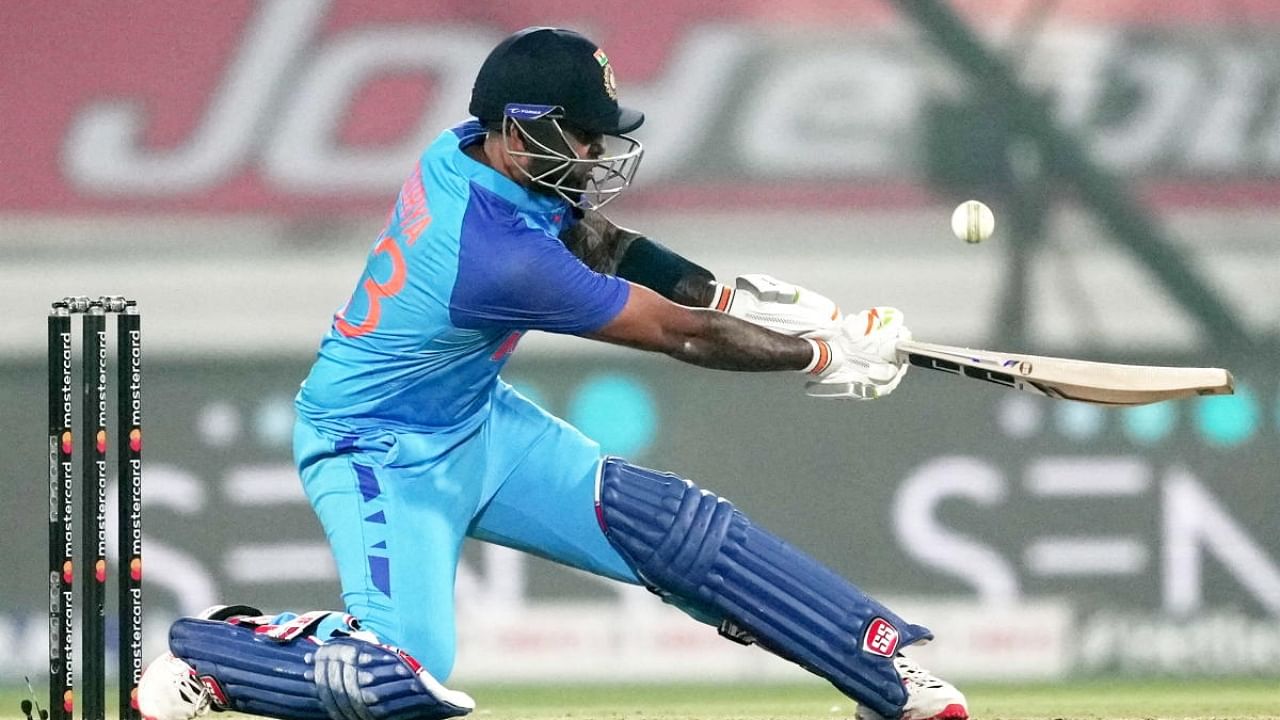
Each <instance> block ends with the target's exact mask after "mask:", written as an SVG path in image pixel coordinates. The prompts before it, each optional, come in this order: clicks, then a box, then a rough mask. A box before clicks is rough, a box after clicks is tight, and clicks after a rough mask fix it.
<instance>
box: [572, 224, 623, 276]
mask: <svg viewBox="0 0 1280 720" xmlns="http://www.w3.org/2000/svg"><path fill="white" fill-rule="evenodd" d="M637 237H639V233H635V232H632V231H630V230H624V229H623V228H620V227H618V226H617V225H614V224H613V223H611V222H609V220H608V218H606V217H605V216H604V215H601V214H600V213H598V212H595V211H594V210H588V211H587V212H586V213H585V214H583V216H582V219H581V220H579V221H578V222H576V223H574V224H573V225H572V226H571V227H569V228H568V229H567V230H565V231H564V232H563V233H561V234H560V240H561V241H562V242H563V243H564V245H565V247H567V248H569V252H571V253H573V254H574V255H576V256H578V259H579V260H581V261H582V262H583V263H584V264H585V265H586V266H587V267H589V268H591V269H592V270H595V271H596V272H599V273H604V274H606V275H616V274H617V272H618V263H620V262H622V256H623V255H626V254H627V248H628V247H630V246H631V241H632V240H634V239H636V238H637Z"/></svg>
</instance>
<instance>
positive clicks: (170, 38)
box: [0, 0, 1280, 215]
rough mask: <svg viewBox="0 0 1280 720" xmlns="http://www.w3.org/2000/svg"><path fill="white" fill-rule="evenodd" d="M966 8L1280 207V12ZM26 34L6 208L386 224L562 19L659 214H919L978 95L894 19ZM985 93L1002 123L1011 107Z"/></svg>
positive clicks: (213, 15) (68, 8)
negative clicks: (678, 210) (402, 191)
mask: <svg viewBox="0 0 1280 720" xmlns="http://www.w3.org/2000/svg"><path fill="white" fill-rule="evenodd" d="M955 5H957V6H958V8H959V9H960V11H961V13H962V14H963V15H964V17H965V18H966V19H967V20H968V21H969V22H970V23H972V24H973V25H974V26H975V27H976V28H978V31H979V33H980V34H981V35H982V36H983V37H984V39H986V40H987V41H989V42H990V43H992V44H993V45H994V46H995V47H997V48H1000V49H1002V50H1011V52H1010V55H1011V57H1013V58H1014V60H1015V62H1018V63H1019V64H1020V65H1021V66H1022V67H1023V70H1024V73H1023V74H1024V75H1025V77H1026V78H1027V80H1028V81H1029V82H1031V83H1033V84H1034V85H1035V86H1036V87H1037V88H1039V89H1040V90H1041V91H1042V92H1043V94H1044V96H1045V98H1046V101H1047V102H1050V103H1052V105H1053V107H1054V113H1055V116H1056V117H1058V118H1059V119H1060V120H1061V121H1062V122H1064V123H1065V124H1066V125H1067V126H1069V127H1072V128H1075V129H1077V130H1078V131H1080V132H1081V133H1082V134H1083V135H1084V136H1085V137H1087V138H1089V143H1090V145H1091V146H1092V148H1093V149H1094V150H1096V151H1097V154H1098V156H1099V157H1100V158H1101V160H1102V162H1103V163H1104V164H1106V165H1107V166H1109V167H1111V168H1112V169H1114V170H1116V171H1117V172H1120V173H1123V174H1126V175H1131V176H1136V177H1140V178H1144V179H1148V180H1150V182H1149V183H1147V184H1146V185H1145V187H1146V189H1147V190H1148V191H1149V192H1150V193H1151V195H1152V197H1154V198H1155V199H1156V200H1157V201H1161V202H1167V203H1171V204H1172V203H1178V204H1181V203H1187V202H1191V203H1215V202H1228V203H1231V204H1243V205H1253V206H1267V205H1272V204H1274V202H1275V201H1276V199H1277V198H1280V140H1278V139H1277V138H1280V110H1278V109H1277V108H1280V105H1277V104H1276V103H1275V102H1274V87H1273V83H1272V82H1271V78H1273V77H1274V76H1275V74H1276V72H1277V71H1280V60H1278V59H1277V58H1280V52H1277V49H1278V48H1277V45H1280V10H1277V6H1276V4H1275V3H1271V2H1266V1H1265V0H1242V1H1241V2H1234V3H1230V4H1227V5H1222V4H1213V3H1200V2H1190V1H1182V2H1160V1H1158V0H1127V1H1123V2H1121V1H1117V2H1078V3H1075V2H1073V3H1064V4H1061V5H1060V6H1055V11H1054V13H1053V14H1051V15H1050V16H1049V18H1048V20H1047V21H1046V23H1045V24H1044V26H1043V28H1041V29H1040V30H1039V31H1038V32H1036V33H1034V34H1033V35H1031V36H1018V37H1014V36H1012V35H1011V32H1012V31H1011V29H1012V28H1014V27H1017V26H1019V25H1020V24H1021V21H1022V20H1025V18H1024V17H1023V14H1024V11H1025V9H1026V6H1025V3H1015V2H1005V1H1001V0H983V1H978V0H973V1H970V2H959V3H955ZM3 16H4V18H5V22H4V23H0V38H3V42H0V67H4V68H5V69H6V73H5V75H4V78H3V81H4V83H5V88H4V90H5V93H6V96H7V97H9V98H20V99H21V101H20V102H9V103H5V104H4V106H3V108H2V109H0V118H2V120H3V125H4V126H5V128H6V132H5V133H4V134H3V136H0V165H3V166H4V167H5V168H6V170H7V172H8V174H9V175H10V176H11V177H12V176H17V177H22V178H23V179H24V181H23V182H20V183H7V184H4V185H0V212H5V211H16V212H24V213H30V212H34V213H55V214H57V213H84V212H93V211H111V212H116V213H143V214H150V213H171V212H184V211H193V212H200V213H220V214H250V213H263V212H266V213H274V214H285V215H304V214H311V213H317V212H319V213H326V214H333V213H340V212H371V213H382V212H383V211H384V207H385V203H386V198H387V196H388V195H389V194H390V193H392V192H394V190H395V189H396V188H397V187H398V186H399V184H400V182H401V181H402V180H403V178H404V176H405V175H406V174H407V173H408V170H409V168H410V166H411V164H412V161H413V159H414V158H415V157H417V154H418V153H419V152H420V151H421V149H422V148H423V147H425V145H426V144H427V142H428V140H429V139H431V138H432V137H434V136H435V135H436V134H437V133H439V132H440V131H441V130H442V129H444V128H446V127H448V126H450V125H452V124H453V123H455V122H457V121H458V120H460V119H461V118H462V117H463V115H464V113H465V111H466V107H467V99H468V96H469V93H470V88H471V82H472V79H473V78H474V74H475V72H476V70H477V69H478V67H479V65H480V63H481V61H482V60H483V58H484V56H485V54H486V53H487V52H488V50H489V49H491V48H492V47H493V46H494V45H495V44H496V43H497V41H498V40H500V39H501V38H502V37H503V36H505V35H506V34H507V33H509V32H511V31H513V30H515V29H518V28H520V27H523V26H527V25H535V24H546V23H548V22H556V23H561V24H566V25H569V26H571V27H575V28H578V29H581V30H584V31H586V32H588V33H589V34H590V35H591V36H592V37H593V38H594V39H596V40H597V41H598V42H600V43H601V45H602V46H603V47H604V48H605V49H607V51H608V53H609V57H610V58H612V63H613V65H614V66H615V68H616V72H617V75H618V78H619V83H620V93H621V97H622V98H623V100H624V101H625V102H627V103H628V104H631V105H634V106H636V107H639V108H641V109H643V110H645V111H646V112H647V113H648V116H649V122H648V123H647V125H646V126H645V127H644V128H642V129H641V130H640V132H639V133H638V135H639V137H640V138H641V139H643V141H644V142H645V143H646V145H647V146H648V148H649V151H648V154H647V155H646V158H645V169H644V172H643V173H642V174H641V179H640V183H641V185H640V188H639V189H640V190H642V191H643V193H641V194H638V195H637V202H641V201H642V200H641V199H640V198H643V202H646V203H649V204H650V205H652V206H657V207H684V206H693V207H720V206H724V205H729V206H734V205H737V206H752V207H754V206H757V205H758V204H759V203H760V202H761V201H762V200H763V201H767V202H770V203H773V204H774V205H775V206H776V207H791V206H794V205H796V204H799V205H802V206H809V207H828V206H832V205H835V206H844V205H850V204H852V205H859V204H861V205H865V204H888V205H912V204H919V203H920V202H921V201H922V200H923V199H924V198H926V197H927V196H926V195H925V193H924V192H923V190H921V188H920V187H919V184H918V180H917V178H919V177H920V176H921V175H922V170H923V167H924V166H925V164H926V162H927V159H926V157H924V148H926V147H929V146H930V145H938V144H941V145H943V146H949V145H955V144H960V145H964V144H966V143H968V142H969V141H970V139H969V138H964V137H960V136H959V135H952V134H949V133H956V132H959V130H958V128H959V127H960V126H961V123H958V122H956V121H955V120H956V115H955V113H953V112H952V113H949V111H948V109H947V108H948V107H953V106H951V105H949V103H953V102H955V101H957V100H959V99H961V98H962V96H965V95H966V91H967V89H968V88H969V87H970V83H969V81H968V80H967V79H965V78H963V77H961V76H960V75H958V74H957V73H956V71H955V70H954V69H951V68H949V67H948V66H947V65H946V64H945V63H944V61H943V60H942V56H941V55H940V54H939V53H938V52H937V51H936V49H935V48H934V47H933V45H932V44H931V43H930V41H929V40H928V39H927V38H926V37H925V35H924V34H923V33H922V32H921V31H919V30H918V29H917V28H914V27H912V26H911V25H909V24H908V23H907V21H906V20H905V19H903V18H902V17H900V16H898V15H896V14H894V13H893V11H892V5H891V4H888V3H882V2H875V1H872V0H857V1H854V2H841V1H838V0H813V1H811V2H802V3H789V4H787V5H786V6H785V9H784V8H783V6H778V5H776V4H774V3H763V2H757V1H754V0H732V1H730V2H722V3H716V4H714V5H708V6H705V7H704V6H700V5H690V4H688V3H683V2H677V1H675V0H661V1H656V2H649V3H644V4H643V5H637V6H626V5H622V6H617V5H615V4H613V3H589V2H581V1H579V0H560V1H558V2H550V3H538V4H537V5H536V6H534V5H528V4H520V3H514V4H512V3H480V4H476V3H457V2H448V1H445V0H441V1H439V2H414V1H412V0H383V1H380V2H376V3H375V2H369V1H356V0H314V1H313V0H260V1H259V2H251V1H249V0H236V1H234V2H225V3H218V4H217V5H216V6H213V5H198V4H182V5H174V4H172V3H166V2H159V1H158V0H144V1H140V2H134V3H130V5H129V8H128V10H127V11H120V10H119V9H111V10H106V9H105V8H104V7H103V6H102V5H101V3H97V2H93V1H92V0H69V1H68V2H63V3H58V4H57V5H56V6H49V5H48V4H47V3H41V2H34V1H32V0H24V1H21V2H12V3H6V5H5V9H4V11H3ZM55 36H56V37H58V38H59V39H60V43H58V44H57V45H52V44H50V43H48V42H47V39H48V38H49V37H55ZM65 48H92V52H61V50H62V49H65ZM55 53H58V54H56V55H55ZM970 100H971V101H973V102H974V105H973V106H972V107H971V111H970V114H974V113H987V112H993V113H995V114H993V115H991V118H993V120H992V122H991V123H986V124H987V125H988V126H991V125H993V124H998V123H996V122H995V120H994V118H998V117H999V111H1000V108H999V105H998V103H991V102H989V101H988V99H986V98H983V97H981V96H974V97H972V98H970ZM948 118H949V120H947V119H948ZM940 119H941V120H947V121H946V122H938V120H940ZM935 128H941V129H940V130H937V131H938V132H941V135H940V136H939V137H937V138H931V137H930V133H931V132H935ZM933 140H939V141H940V143H938V142H932V141H933ZM981 155H982V153H981V152H979V153H977V154H976V155H975V156H981Z"/></svg>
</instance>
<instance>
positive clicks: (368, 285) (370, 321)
mask: <svg viewBox="0 0 1280 720" xmlns="http://www.w3.org/2000/svg"><path fill="white" fill-rule="evenodd" d="M384 253H385V254H387V255H388V256H390V258H391V277H389V278H387V281H386V282H385V283H380V282H378V281H377V280H374V279H373V275H372V274H370V275H369V277H367V278H365V279H364V283H363V284H362V285H361V288H362V289H363V290H364V294H365V296H366V297H368V298H369V312H368V315H366V316H365V318H364V321H363V322H361V323H360V324H359V325H352V324H351V323H349V322H347V318H346V312H347V308H349V307H351V303H350V302H348V303H347V307H346V308H343V309H342V310H341V311H340V312H339V313H338V316H337V318H336V319H335V320H334V327H336V328H337V329H338V332H340V333H342V334H343V335H345V336H346V337H359V336H361V335H364V334H366V333H368V332H371V331H372V330H373V329H374V328H376V327H378V320H380V319H381V318H382V299H383V298H389V297H392V296H393V295H395V294H396V293H398V292H400V290H401V288H403V287H404V278H405V266H404V254H403V253H402V252H401V251H400V246H399V245H397V244H396V241H395V238H393V237H390V236H388V237H384V238H382V240H381V241H379V242H378V244H377V245H376V246H375V247H374V248H373V254H374V255H382V254H384ZM352 300H355V298H352Z"/></svg>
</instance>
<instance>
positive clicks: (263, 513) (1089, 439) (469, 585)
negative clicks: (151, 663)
mask: <svg viewBox="0 0 1280 720" xmlns="http://www.w3.org/2000/svg"><path fill="white" fill-rule="evenodd" d="M1144 360H1148V361H1149V360H1151V359H1150V358H1144ZM1159 361H1160V362H1163V363H1169V364H1177V363H1178V362H1179V359H1178V358H1159ZM570 366H572V371H571V372H570V371H567V368H568V367H570ZM144 368H145V370H144V371H145V373H146V376H145V378H146V380H145V383H146V384H145V386H144V422H145V426H146V428H147V429H146V438H147V444H146V456H145V461H144V462H145V488H144V495H145V501H144V528H145V538H146V549H145V551H144V567H145V573H144V580H145V583H144V586H145V593H144V595H145V602H146V608H147V614H148V618H149V619H150V621H151V624H150V629H149V635H148V639H147V643H148V649H149V652H157V651H158V648H159V647H160V643H162V642H163V639H162V638H163V631H164V627H163V623H164V622H165V619H166V618H170V617H173V616H174V615H177V614H180V613H193V612H196V611H199V610H200V609H201V608H203V607H204V606H206V605H208V604H212V603H215V602H247V603H252V604H256V605H258V606H260V607H264V608H269V609H281V608H294V609H308V608H313V607H333V606H334V605H335V603H337V602H338V601H339V600H338V588H337V585H336V580H335V577H334V573H333V565H332V561H331V559H330V556H329V553H328V549H327V547H326V545H325V541H324V537H323V535H322V533H321V532H320V529H319V527H318V524H317V523H316V521H315V519H314V517H313V515H312V514H311V511H310V508H309V507H308V506H307V503H306V501H305V499H304V498H303V496H302V494H301V492H300V489H299V487H298V483H297V479H296V475H295V472H294V469H293V466H292V463H291V460H290V448H289V440H290V431H291V423H292V410H291V404H290V401H291V396H292V394H293V391H294V389H295V388H296V387H297V383H298V382H299V380H300V379H301V378H302V377H303V375H304V374H305V372H306V365H305V363H304V362H298V361H296V360H289V361H283V360H273V359H269V358H242V359H236V358H219V359H217V360H216V361H207V362H206V361H199V360H195V359H191V360H187V361H183V360H179V359H177V358H157V359H156V360H155V361H154V362H150V363H146V364H145V365H144ZM507 375H508V376H509V378H510V379H511V381H512V382H513V383H514V384H515V385H516V386H517V388H519V389H520V390H521V391H522V392H524V393H526V394H527V395H529V396H530V397H533V398H535V399H537V400H538V401H539V402H540V403H542V404H543V405H544V406H545V407H547V408H549V409H550V410H552V411H553V412H555V413H557V414H559V415H561V416H562V417H565V418H566V419H568V420H570V421H571V422H573V423H575V424H576V425H578V426H579V427H581V428H583V429H584V430H586V431H587V432H588V433H589V434H590V435H592V436H593V437H595V438H596V439H597V440H599V441H600V442H601V443H602V446H603V447H604V449H605V450H606V451H608V452H614V453H618V454H622V455H624V456H627V457H629V458H631V459H632V460H633V461H635V462H638V463H640V464H645V465H649V466H653V467H657V468H661V469H668V470H671V471H674V472H678V473H680V474H682V475H685V476H687V477H690V478H692V479H694V480H695V481H697V482H699V483H700V484H701V485H702V486H703V487H706V488H709V489H712V490H714V491H716V492H718V493H720V494H722V495H724V496H726V497H728V498H729V499H731V500H733V501H734V503H735V504H736V505H738V507H740V508H741V509H742V510H744V511H745V512H747V513H748V514H749V515H751V516H752V517H753V519H755V520H756V521H757V522H759V523H761V524H762V525H764V526H766V527H769V528H771V529H773V530H774V531H775V532H777V533H778V534H780V535H782V536H783V537H785V538H787V539H788V540H789V541H791V542H792V543H793V544H795V545H797V546H798V547H801V548H803V549H805V550H807V551H809V552H811V553H812V554H813V555H814V556H816V557H817V558H818V559H820V560H822V561H823V562H826V563H828V564H830V565H831V566H833V567H834V568H835V569H837V570H838V571H840V572H841V573H842V574H844V575H846V576H847V577H850V578H851V579H853V580H854V581H855V582H857V583H858V584H859V585H860V586H862V587H863V588H864V589H866V590H867V591H869V592H871V593H872V594H875V595H877V596H883V597H885V598H886V599H890V600H891V602H893V604H894V606H895V607H898V608H899V609H900V610H901V611H902V612H903V613H904V614H907V615H908V616H909V618H910V619H912V620H913V621H916V622H921V623H923V624H926V625H931V626H934V629H935V631H937V632H938V633H939V640H938V642H937V643H935V644H934V645H933V646H931V647H929V648H926V649H925V650H924V652H926V653H930V655H928V657H930V658H931V659H933V660H936V664H937V668H936V669H938V670H939V671H940V672H942V671H944V670H947V669H949V666H950V668H953V669H954V670H956V671H957V672H958V673H959V674H960V675H961V676H966V675H967V676H971V677H973V676H976V677H992V678H1000V677H1004V678H1014V677H1022V678H1029V677H1040V678H1047V677H1056V676H1059V675H1062V674H1064V673H1069V672H1112V671H1127V672H1193V673H1213V672H1227V671H1230V672H1241V673H1269V674H1275V673H1280V633H1277V632H1276V627H1277V619H1280V533H1277V532H1276V527H1277V526H1276V521H1275V509H1276V508H1277V507H1280V483H1277V482H1276V481H1277V474H1276V473H1277V470H1276V468H1277V467H1280V377H1277V375H1276V373H1275V371H1274V369H1271V370H1265V371H1264V370H1262V369H1255V368H1238V369H1237V379H1238V380H1239V382H1240V392H1239V394H1238V395H1237V396H1235V397H1234V398H1214V399H1204V400H1197V401H1187V402H1175V403H1166V404H1162V405H1155V406H1149V407H1147V408H1142V409H1134V410H1104V409H1101V408H1094V407H1091V406H1084V405H1076V404H1069V403H1056V402H1051V401H1047V400H1042V399H1039V398H1033V397H1030V396H1024V395H1022V394H1018V393H1014V392H1010V391H1005V390H1003V389H1000V388H994V387H988V386H986V385H984V384H980V383H974V382H965V381H957V380H955V379H952V378H949V377H946V376H942V375H938V374H929V373H925V372H923V371H919V370H916V371H914V372H913V374H912V375H910V376H909V377H908V378H907V380H906V382H904V384H903V386H902V388H901V389H900V390H899V391H898V392H897V393H895V394H894V396H892V397H891V398H888V399H886V400H884V401H877V402H874V403H834V402H822V401H818V400H814V399H811V398H806V397H804V396H803V394H802V393H801V391H800V386H799V383H798V381H797V378H794V377H790V376H740V375H733V374H729V373H717V372H710V371H702V370H697V369H695V368H690V367H685V366H681V365H679V364H677V363H676V362H675V361H670V360H662V359H650V358H633V359H628V360H625V361H619V362H607V363H606V362H603V361H601V360H600V359H599V358H591V357H585V358H575V357H544V356H536V355H535V356H533V357H529V358H521V357H520V355H519V354H517V356H516V358H515V359H514V360H513V362H512V365H511V367H510V368H509V373H507ZM43 377H44V370H43V366H42V364H41V363H40V362H39V361H38V360H34V359H33V360H28V361H14V362H11V363H7V364H5V365H4V366H2V367H0V393H2V396H3V397H5V398H6V402H7V407H8V409H7V410H6V411H5V412H4V413H2V414H0V433H2V435H3V437H5V438H7V439H8V440H9V442H7V443H6V445H5V450H4V452H3V457H4V460H5V462H4V464H3V467H2V468H0V474H2V475H3V479H4V482H5V487H7V488H9V492H8V494H7V498H8V501H7V502H5V503H4V504H3V505H0V518H2V519H3V522H4V524H5V526H6V527H7V528H8V530H7V531H6V560H5V565H4V567H5V570H6V576H8V577H9V578H11V580H12V581H11V582H9V583H6V584H5V585H4V587H3V588H0V608H3V611H0V637H3V638H6V639H7V640H8V641H9V642H8V645H7V647H11V648H14V650H13V652H11V653H8V654H6V655H5V656H4V657H3V658H0V678H3V679H8V680H13V679H15V678H18V677H20V676H21V674H23V673H28V674H29V673H32V672H36V671H37V670H38V668H39V667H40V666H41V665H42V663H43V661H42V660H41V658H42V656H43V653H44V648H45V646H44V628H45V625H44V624H43V622H44V619H43V615H42V610H41V608H42V607H43V598H44V586H43V583H42V580H41V578H42V577H43V576H44V572H45V569H44V564H43V563H44V557H45V548H44V542H45V537H46V535H45V526H44V524H43V514H42V509H43V508H44V506H45V494H44V493H45V488H44V465H43V463H44V458H43V455H42V452H41V447H42V445H43V440H44V437H43V435H44V426H45V418H44V417H43V413H44V409H45V403H44V397H43V395H44V388H43V385H42V383H39V382H32V379H33V378H43ZM711 418H714V422H713V421H712V420H711ZM113 513H114V511H112V512H109V514H108V516H109V517H112V516H113ZM112 533H114V530H112ZM458 604H459V628H460V635H461V637H462V639H463V649H462V653H463V654H462V656H461V659H460V665H459V670H458V671H459V673H460V677H468V678H488V679H498V678H501V677H504V676H506V675H507V674H508V673H510V675H511V677H512V679H515V678H516V677H520V678H524V677H527V676H528V675H527V674H528V673H535V674H536V673H537V672H538V671H539V669H541V670H545V671H546V672H548V673H554V668H556V667H577V666H576V665H574V664H573V663H579V664H581V663H589V662H590V661H589V660H588V658H590V657H595V656H596V655H595V654H596V653H597V652H605V653H606V654H608V657H609V658H615V659H616V658H619V657H628V658H632V659H633V660H634V662H632V660H628V661H627V662H625V663H624V662H620V661H619V662H609V663H606V664H603V665H599V664H597V665H596V666H595V667H596V670H594V671H593V673H587V675H591V676H593V677H594V676H597V675H598V676H600V677H614V678H624V677H633V678H637V679H640V678H655V677H658V676H661V675H662V668H663V667H664V663H666V662H667V661H671V662H670V663H668V664H667V665H665V667H669V668H673V667H684V666H683V665H680V662H683V661H682V660H679V658H685V660H688V659H690V658H703V657H704V655H703V653H706V654H707V655H705V657H707V658H718V659H708V660H706V661H705V662H702V661H698V662H696V663H693V664H694V665H696V666H698V667H702V668H704V670H705V671H706V672H707V673H708V674H709V675H708V676H709V677H722V678H733V677H748V676H753V675H752V673H756V672H760V673H765V674H766V675H768V674H770V673H783V675H785V673H786V672H787V670H784V669H779V668H778V667H776V666H780V665H781V664H780V663H777V664H775V663H772V662H770V661H768V659H764V660H761V659H760V657H763V655H762V654H760V653H758V651H756V650H752V651H751V652H749V653H748V652H746V651H743V650H742V649H741V648H738V647H737V646H732V645H731V644H729V643H723V642H722V641H719V639H718V638H716V637H715V635H714V632H712V631H711V630H710V629H707V628H704V627H701V626H698V625H696V624H694V623H691V622H688V621H686V620H685V619H684V618H682V617H680V616H679V614H678V613H677V612H675V611H673V610H670V609H669V608H665V607H663V606H661V604H660V603H658V602H657V601H656V599H655V598H653V597H652V596H650V595H649V594H648V593H647V592H645V591H643V590H640V589H637V588H629V587H625V586H620V585H617V584H612V583H606V582H602V581H599V580H596V579H594V578H590V577H587V576H585V575H583V574H581V573H577V572H570V571H566V570H563V569H559V568H555V567H553V566H551V565H550V564H548V563H546V562H544V561H540V560H534V559H531V558H529V557H527V556H523V555H521V554H518V553H516V552H514V551H510V550H506V549H503V548H497V547H495V546H488V545H480V544H475V545H473V546H471V547H469V548H468V549H467V552H466V555H465V562H464V564H463V567H462V569H461V571H460V575H459V578H458ZM583 608H587V609H586V610H583ZM109 632H114V630H110V631H109ZM1223 637H1231V638H1233V639H1232V641H1231V642H1229V643H1223V642H1221V638H1223ZM1215 638H1217V640H1215ZM1197 648H1198V649H1197ZM950 651H955V652H956V653H957V654H956V655H951V654H950ZM567 652H568V653H573V654H579V653H580V656H576V657H575V659H573V660H572V662H570V661H569V660H564V662H563V663H562V662H561V660H557V659H556V658H561V657H562V655H563V654H564V653H567ZM1215 652H1218V653H1220V652H1231V653H1233V655H1232V657H1231V662H1229V663H1228V662H1222V663H1217V664H1215V662H1213V661H1212V659H1213V658H1218V656H1217V655H1214V654H1213V653H1215ZM743 653H746V654H743ZM757 655H760V657H757ZM1206 658H1209V659H1206ZM562 659H563V658H562ZM1218 659H1222V658H1218ZM958 660H963V662H959V661H958ZM601 662H602V663H604V662H605V661H604V660H602V661H601ZM671 663H674V664H671ZM686 664H687V663H686ZM614 671H616V673H617V674H616V675H615V674H614ZM627 673H632V674H627ZM769 676H772V675H769ZM780 677H781V676H780Z"/></svg>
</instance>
